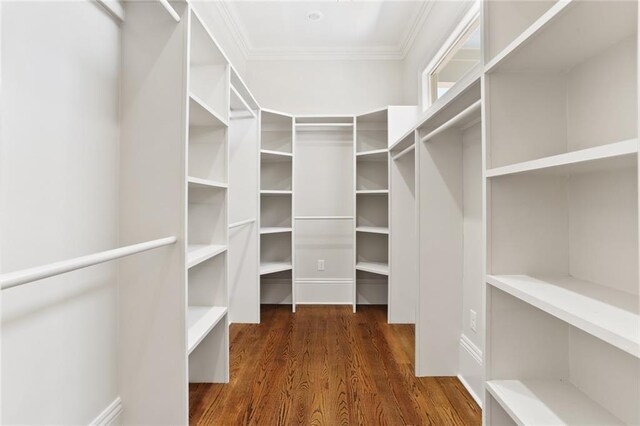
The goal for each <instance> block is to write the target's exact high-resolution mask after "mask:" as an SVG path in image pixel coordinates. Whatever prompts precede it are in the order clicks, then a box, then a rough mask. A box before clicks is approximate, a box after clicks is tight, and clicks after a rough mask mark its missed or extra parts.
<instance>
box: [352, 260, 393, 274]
mask: <svg viewBox="0 0 640 426" xmlns="http://www.w3.org/2000/svg"><path fill="white" fill-rule="evenodd" d="M356 270H358V271H365V272H372V273H374V274H378V275H389V265H388V264H386V263H382V262H357V263H356Z"/></svg>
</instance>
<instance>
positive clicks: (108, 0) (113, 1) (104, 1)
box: [95, 0, 124, 25]
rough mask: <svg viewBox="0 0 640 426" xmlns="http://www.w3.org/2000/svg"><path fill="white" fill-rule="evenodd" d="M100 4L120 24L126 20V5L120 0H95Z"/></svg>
mask: <svg viewBox="0 0 640 426" xmlns="http://www.w3.org/2000/svg"><path fill="white" fill-rule="evenodd" d="M95 1H96V3H97V4H98V5H99V6H102V8H103V9H104V10H105V12H107V13H108V14H109V15H110V16H111V17H112V18H113V19H115V20H116V22H117V23H118V25H120V24H122V23H123V22H124V7H123V6H122V3H120V2H119V1H118V0H95Z"/></svg>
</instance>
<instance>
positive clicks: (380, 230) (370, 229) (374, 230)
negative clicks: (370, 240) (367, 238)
mask: <svg viewBox="0 0 640 426" xmlns="http://www.w3.org/2000/svg"><path fill="white" fill-rule="evenodd" d="M356 231H358V232H367V233H370V234H388V233H389V228H387V227H383V226H357V227H356Z"/></svg>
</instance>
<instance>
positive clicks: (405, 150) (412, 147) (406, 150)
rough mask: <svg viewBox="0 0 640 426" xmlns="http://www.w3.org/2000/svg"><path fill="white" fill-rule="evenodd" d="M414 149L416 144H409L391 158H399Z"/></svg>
mask: <svg viewBox="0 0 640 426" xmlns="http://www.w3.org/2000/svg"><path fill="white" fill-rule="evenodd" d="M414 149H416V146H415V144H414V145H409V146H408V147H406V148H405V149H403V150H402V151H400V152H399V153H397V154H396V155H394V156H393V157H391V159H392V160H394V161H395V160H397V159H399V158H400V157H402V156H404V155H406V154H408V153H410V152H411V151H413V150H414Z"/></svg>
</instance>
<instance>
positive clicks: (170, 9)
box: [158, 0, 180, 22]
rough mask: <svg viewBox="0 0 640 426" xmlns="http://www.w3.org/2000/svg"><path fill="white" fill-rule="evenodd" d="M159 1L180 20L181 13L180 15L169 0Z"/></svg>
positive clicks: (176, 19)
mask: <svg viewBox="0 0 640 426" xmlns="http://www.w3.org/2000/svg"><path fill="white" fill-rule="evenodd" d="M158 3H160V5H161V6H162V7H163V8H164V9H165V10H166V11H167V13H168V14H169V16H171V18H173V20H174V21H176V22H180V15H178V12H176V10H175V9H174V8H173V7H172V6H171V4H170V3H169V0H158Z"/></svg>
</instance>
